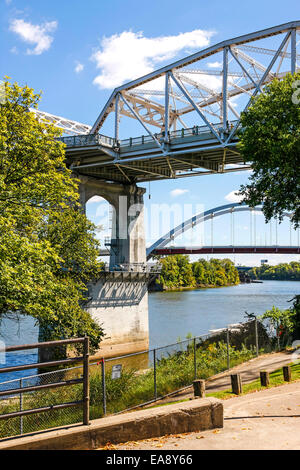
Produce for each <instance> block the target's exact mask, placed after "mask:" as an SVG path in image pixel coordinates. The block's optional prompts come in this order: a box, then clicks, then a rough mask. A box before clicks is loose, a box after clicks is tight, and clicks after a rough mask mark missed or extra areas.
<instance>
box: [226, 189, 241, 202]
mask: <svg viewBox="0 0 300 470" xmlns="http://www.w3.org/2000/svg"><path fill="white" fill-rule="evenodd" d="M225 199H226V201H229V202H241V200H242V196H239V195H238V194H237V190H235V191H231V192H230V193H229V194H227V196H225Z"/></svg>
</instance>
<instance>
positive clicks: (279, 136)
mask: <svg viewBox="0 0 300 470" xmlns="http://www.w3.org/2000/svg"><path fill="white" fill-rule="evenodd" d="M299 79H300V73H297V74H295V75H291V74H287V75H286V76H285V77H284V79H283V80H278V79H274V80H273V81H272V82H271V83H270V84H268V85H267V86H266V87H265V88H264V92H263V93H261V94H260V95H258V96H257V97H255V98H254V99H253V100H252V104H251V106H250V107H249V109H248V110H247V112H244V113H242V116H241V124H242V131H241V132H240V135H239V137H240V142H239V146H238V148H239V151H240V152H241V155H242V156H243V158H244V161H245V162H251V165H252V168H253V173H252V174H251V176H250V178H249V180H250V182H249V183H248V184H246V185H243V186H241V188H240V193H241V194H242V195H243V196H244V198H243V201H244V202H246V203H247V204H249V205H250V206H251V207H254V206H256V205H258V204H261V203H263V204H264V206H263V213H264V215H265V217H266V220H267V221H269V220H270V219H271V218H272V217H277V218H278V219H279V221H281V220H282V218H283V214H284V212H285V211H291V212H292V213H293V217H292V221H293V223H294V225H295V226H299V219H300V204H299V203H300V172H299V167H300V105H299V101H298V99H297V98H298V95H299V93H297V90H296V88H295V87H296V86H297V85H299V82H297V81H298V80H299Z"/></svg>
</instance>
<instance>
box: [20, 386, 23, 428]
mask: <svg viewBox="0 0 300 470" xmlns="http://www.w3.org/2000/svg"><path fill="white" fill-rule="evenodd" d="M21 388H23V380H22V379H20V389H21ZM20 411H23V394H22V392H21V393H20ZM20 434H23V416H22V415H21V416H20Z"/></svg>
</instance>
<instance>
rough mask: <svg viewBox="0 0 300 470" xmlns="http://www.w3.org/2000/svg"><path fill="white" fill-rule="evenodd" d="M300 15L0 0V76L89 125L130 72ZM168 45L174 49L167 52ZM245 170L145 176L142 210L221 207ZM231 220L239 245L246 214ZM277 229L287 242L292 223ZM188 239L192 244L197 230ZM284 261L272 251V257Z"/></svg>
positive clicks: (261, 234)
mask: <svg viewBox="0 0 300 470" xmlns="http://www.w3.org/2000/svg"><path fill="white" fill-rule="evenodd" d="M298 12H299V1H296V0H295V1H294V0H287V1H285V2H279V1H270V0H264V1H263V2H262V1H257V0H253V1H252V2H240V1H237V0H228V1H227V2H224V1H219V0H215V1H211V2H203V1H199V0H197V1H196V0H189V2H188V3H184V2H182V1H178V0H173V1H171V0H164V1H161V0H160V1H158V0H152V1H151V2H145V1H141V0H140V1H137V0H122V1H121V0H110V1H101V0H100V1H99V0H86V1H85V2H82V1H79V0H72V1H71V0H60V1H58V0H51V1H50V0H43V1H40V0H39V1H38V0H0V44H1V45H0V48H1V51H0V52H1V54H0V68H1V75H2V77H3V76H4V75H8V76H9V77H11V78H12V79H13V80H16V81H18V82H19V83H20V84H25V83H26V84H28V85H29V86H31V87H33V88H34V89H35V90H42V92H43V97H42V101H41V104H40V109H42V110H45V111H48V112H50V113H53V114H57V115H60V116H65V117H68V118H70V119H74V120H77V121H80V122H83V123H87V124H93V123H94V121H95V120H96V118H97V116H98V114H99V113H100V111H101V109H102V108H103V106H104V105H105V103H106V101H107V99H108V98H109V96H110V94H111V92H112V90H113V88H114V87H115V86H117V85H121V83H119V82H122V81H129V80H130V79H131V78H133V77H131V76H130V75H132V74H133V75H134V77H135V76H136V77H138V76H141V75H143V74H144V73H145V72H147V71H149V70H152V69H154V68H158V67H160V66H161V65H164V64H166V63H169V62H172V61H173V60H175V59H177V58H180V57H184V56H186V55H188V54H190V53H192V52H195V51H197V50H200V49H201V48H204V47H205V46H206V45H208V44H214V43H217V42H219V41H221V40H224V39H228V38H231V37H235V36H239V35H242V34H245V33H248V32H252V31H255V30H259V29H264V28H267V27H271V26H274V25H277V24H282V23H285V22H288V21H292V20H297V19H298V18H297V15H298ZM141 39H143V41H142V42H141ZM145 40H146V41H145ZM166 44H171V46H170V47H169V48H167V49H166V51H165V52H163V51H162V50H163V48H164V47H165V45H166ZM147 47H148V48H149V49H150V52H149V51H148V52H147V51H146V49H147ZM122 48H123V49H122ZM160 49H161V50H160ZM155 51H156V52H155ZM133 59H134V60H133ZM127 62H129V66H127ZM105 130H106V131H107V133H109V128H107V129H105ZM125 133H126V128H125ZM124 136H125V135H124ZM248 176H249V173H245V172H244V173H241V172H240V173H235V174H225V175H210V176H205V177H194V178H186V179H179V180H176V181H174V180H169V181H162V182H155V183H151V200H149V198H148V189H149V188H148V185H145V187H147V194H146V196H145V203H146V207H147V209H148V211H150V203H151V204H159V203H161V202H162V201H163V202H165V203H167V204H174V203H176V204H179V205H181V206H182V207H183V205H184V204H193V207H195V208H196V207H197V206H199V205H203V206H204V208H205V209H209V208H212V207H215V206H219V205H222V204H224V203H226V202H228V199H229V200H230V199H231V198H230V196H228V195H229V194H230V193H231V192H232V191H234V190H237V189H238V188H239V186H240V184H244V183H245V182H246V181H247V178H248ZM174 190H175V193H174ZM178 190H181V194H180V191H178ZM226 197H227V199H226ZM97 204H98V205H99V203H96V202H95V203H91V204H89V208H88V215H89V216H90V217H91V218H92V219H93V220H94V221H95V222H97V223H99V221H100V220H99V217H98V216H97V207H98V206H97ZM98 213H99V210H98ZM261 219H262V217H260V216H258V222H257V232H258V240H257V243H258V244H259V243H260V242H262V243H263V244H264V243H265V241H266V240H267V241H269V238H267V237H269V228H265V227H264V225H263V223H262V220H261ZM101 222H102V223H103V220H102V221H101ZM235 224H236V229H237V232H238V235H237V236H238V238H239V242H240V244H245V243H247V242H248V241H249V237H250V236H249V217H248V219H247V217H246V216H245V217H244V218H243V217H241V219H238V218H237V219H236V221H235ZM225 225H226V223H224V220H223V222H222V223H221V222H219V223H218V224H217V223H216V227H215V232H216V235H215V243H216V244H217V243H220V244H226V240H225V237H226V236H227V243H229V240H230V224H229V220H228V221H227V225H228V230H227V233H225V231H224V226H225ZM247 227H248V228H247ZM209 231H210V229H209V228H207V229H205V232H207V234H208V235H209ZM279 232H280V237H281V236H282V241H283V242H284V243H285V244H289V229H288V224H285V228H284V227H281V228H280V230H279ZM160 235H162V233H161V234H160ZM208 235H207V236H208ZM274 237H275V235H273V241H274ZM280 237H279V241H281V240H280ZM194 238H195V243H194V244H197V235H195V237H194ZM152 241H153V240H149V236H148V242H149V243H150V242H152ZM293 243H296V236H295V235H294V241H293ZM260 258H261V257H255V256H250V257H249V256H243V257H242V256H241V257H236V262H241V263H247V264H257V262H259V260H260ZM298 258H299V257H298ZM290 259H291V258H290V257H280V256H277V257H276V256H273V257H269V260H270V262H271V263H272V264H273V263H275V262H278V261H289V260H290Z"/></svg>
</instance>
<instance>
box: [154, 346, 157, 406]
mask: <svg viewBox="0 0 300 470" xmlns="http://www.w3.org/2000/svg"><path fill="white" fill-rule="evenodd" d="M153 380H154V399H155V400H157V383H156V349H153Z"/></svg>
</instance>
